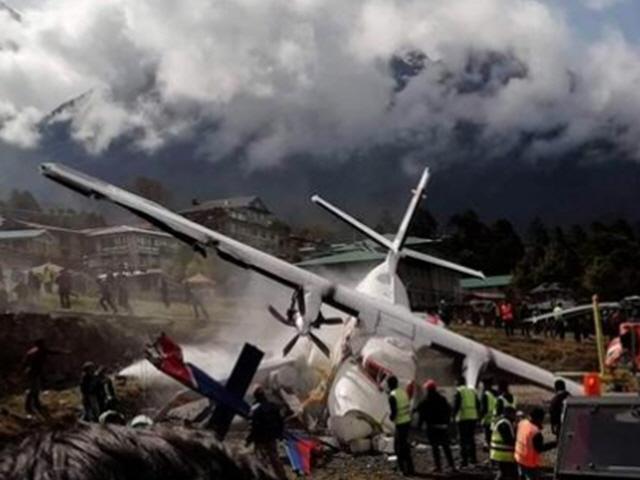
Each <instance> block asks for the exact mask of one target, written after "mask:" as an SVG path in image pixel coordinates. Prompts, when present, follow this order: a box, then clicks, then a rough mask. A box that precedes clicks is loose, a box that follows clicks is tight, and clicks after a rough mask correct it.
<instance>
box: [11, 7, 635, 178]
mask: <svg viewBox="0 0 640 480" xmlns="http://www.w3.org/2000/svg"><path fill="white" fill-rule="evenodd" d="M612 3H613V2H611V1H607V2H605V1H603V0H597V1H596V0H589V1H588V2H587V5H588V6H589V8H606V7H607V6H609V4H612ZM560 8H561V7H560V6H550V4H546V3H542V2H540V1H536V0H474V1H473V2H469V1H467V0H448V1H446V2H443V1H440V0H358V1H355V0H354V1H345V0H226V1H220V2H211V1H209V0H185V1H181V2H174V1H170V0H136V1H135V2H133V1H125V0H106V1H100V2H87V1H85V0H42V1H39V2H37V1H36V2H27V4H26V6H25V7H24V9H23V11H22V12H21V14H20V15H19V16H16V15H15V14H12V13H11V12H10V11H9V10H3V9H0V78H2V79H3V80H2V82H0V140H1V141H4V142H8V143H13V144H15V145H19V146H22V147H29V146H35V145H37V142H38V140H39V134H38V130H37V125H38V122H39V121H40V120H42V119H44V118H45V116H46V115H47V114H48V113H49V112H50V111H51V109H53V108H55V107H56V106H57V105H59V104H60V103H61V102H63V101H65V100H68V99H71V98H74V97H76V96H77V95H79V94H81V93H83V92H85V91H87V90H91V91H92V93H91V94H90V95H88V96H86V97H85V98H83V100H82V101H81V102H78V103H77V104H76V105H75V106H74V107H73V108H72V109H69V111H67V112H66V113H64V114H63V115H62V116H60V115H59V116H54V117H53V119H50V118H48V117H47V121H56V120H61V119H65V120H69V121H70V125H71V132H72V136H73V138H74V139H75V140H76V141H78V142H80V143H81V144H83V145H84V146H85V147H86V149H87V150H88V151H89V152H91V153H95V154H97V153H100V152H102V151H104V150H105V149H107V148H108V147H109V146H110V145H111V143H112V142H113V141H114V140H116V139H118V138H121V137H122V136H127V138H130V139H133V141H134V142H135V145H137V147H138V148H141V149H143V150H145V151H149V152H153V151H154V150H156V149H158V148H162V146H163V145H165V144H166V143H168V142H171V141H174V140H176V139H180V138H183V137H185V136H188V135H194V131H195V128H196V127H198V136H197V140H198V141H199V142H200V144H201V149H200V151H201V152H202V154H203V155H206V156H207V157H209V158H211V159H212V160H215V159H218V158H222V157H224V156H225V155H228V154H231V153H235V152H238V151H242V152H243V154H244V155H245V157H246V158H247V160H248V162H249V165H250V166H253V167H264V166H270V165H273V164H276V163H278V162H281V161H282V159H283V158H285V157H288V156H292V155H296V154H308V153H312V154H314V155H319V156H321V157H323V158H330V157H335V158H336V159H338V160H339V159H342V158H347V157H348V156H349V155H352V154H354V153H358V152H359V151H362V150H366V149H370V148H372V147H374V146H375V145H378V144H389V143H393V144H402V145H406V146H407V147H409V148H410V149H413V150H418V151H421V150H422V149H427V150H428V151H429V152H430V153H434V152H435V153H438V152H439V151H440V150H443V149H446V148H449V147H450V146H451V145H452V144H454V145H455V143H456V135H457V132H458V131H459V128H460V125H461V124H468V125H475V126H479V129H478V139H479V141H480V142H481V143H482V145H484V146H486V147H488V148H490V149H491V150H492V151H493V152H494V153H496V152H497V153H500V152H508V151H509V149H510V148H511V147H513V146H514V145H515V144H517V143H518V142H519V141H520V140H521V138H522V137H523V136H526V135H531V134H534V136H535V134H539V133H542V134H543V135H538V136H536V138H537V140H535V141H534V142H533V148H532V149H531V152H532V153H533V154H534V155H544V154H546V153H548V152H561V151H563V150H564V149H569V148H572V147H575V146H577V145H581V144H583V143H584V142H587V141H589V140H591V139H594V138H596V139H597V138H602V137H605V138H607V139H610V140H612V141H613V142H614V143H616V144H617V145H618V146H619V148H620V149H621V150H623V151H624V152H625V153H627V154H629V155H631V156H633V157H635V158H638V155H639V153H640V143H639V139H640V135H639V134H640V124H639V121H638V118H640V117H639V116H638V115H637V113H638V111H639V108H638V107H639V106H640V92H639V91H638V89H637V84H638V80H639V79H640V51H639V50H638V48H637V46H636V45H633V44H630V43H629V42H628V41H627V40H626V39H625V38H624V37H623V36H622V34H621V33H620V32H617V31H609V32H608V33H605V34H603V36H602V37H601V38H599V39H598V40H596V41H594V42H592V43H590V44H584V43H582V40H579V36H578V35H576V32H575V31H573V30H572V28H571V26H570V25H569V24H568V23H567V20H566V17H565V14H564V12H563V11H561V10H560ZM411 52H422V53H423V54H425V55H426V59H425V60H424V62H425V64H426V67H425V68H424V69H423V70H421V71H420V72H419V73H417V75H416V76H415V77H414V78H412V79H410V81H409V83H408V84H407V86H406V88H404V89H402V90H400V91H396V89H395V87H396V80H395V79H394V76H393V75H392V73H391V70H390V68H389V62H390V60H391V59H392V58H393V57H394V56H396V57H398V56H399V57H403V56H404V57H407V56H408V55H409V54H410V53H411ZM470 59H476V61H477V62H479V64H481V66H479V67H478V68H473V66H472V65H471V63H470ZM470 65H471V67H470ZM461 84H466V85H476V88H471V89H469V88H466V89H465V88H464V86H461ZM548 131H555V132H556V133H555V134H554V135H544V133H545V132H548ZM538 137H539V138H538Z"/></svg>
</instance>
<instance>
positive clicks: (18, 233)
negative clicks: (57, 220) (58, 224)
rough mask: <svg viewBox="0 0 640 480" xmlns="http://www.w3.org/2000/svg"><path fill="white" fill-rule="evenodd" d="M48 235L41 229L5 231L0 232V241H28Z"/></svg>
mask: <svg viewBox="0 0 640 480" xmlns="http://www.w3.org/2000/svg"><path fill="white" fill-rule="evenodd" d="M46 234H47V231H46V230H41V229H28V230H4V231H0V241H3V240H4V241H8V240H27V239H30V238H37V237H40V236H42V235H46Z"/></svg>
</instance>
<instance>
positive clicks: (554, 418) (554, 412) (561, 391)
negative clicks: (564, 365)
mask: <svg viewBox="0 0 640 480" xmlns="http://www.w3.org/2000/svg"><path fill="white" fill-rule="evenodd" d="M554 388H555V391H556V393H555V395H554V396H553V398H552V399H551V404H550V405H549V420H550V421H551V432H552V433H553V434H554V435H555V436H556V437H557V436H558V435H560V426H561V425H562V412H563V410H564V403H565V401H566V400H567V398H568V397H569V396H570V395H571V394H570V393H569V392H567V385H566V384H565V383H564V380H556V382H555V385H554Z"/></svg>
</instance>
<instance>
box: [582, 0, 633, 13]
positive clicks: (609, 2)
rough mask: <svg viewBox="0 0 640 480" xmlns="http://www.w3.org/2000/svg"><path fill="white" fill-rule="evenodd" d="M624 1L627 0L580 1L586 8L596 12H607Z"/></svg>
mask: <svg viewBox="0 0 640 480" xmlns="http://www.w3.org/2000/svg"><path fill="white" fill-rule="evenodd" d="M626 1H627V0H582V2H583V3H584V4H585V6H586V7H587V8H589V9H591V10H596V11H602V10H607V9H609V8H611V7H615V6H616V5H619V4H621V3H625V2H626Z"/></svg>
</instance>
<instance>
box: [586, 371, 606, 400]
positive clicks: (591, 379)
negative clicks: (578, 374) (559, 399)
mask: <svg viewBox="0 0 640 480" xmlns="http://www.w3.org/2000/svg"><path fill="white" fill-rule="evenodd" d="M582 386H583V388H584V394H585V395H586V396H587V397H599V396H600V394H601V393H602V382H601V381H600V374H598V373H595V372H594V373H587V374H586V375H585V376H584V379H583V380H582Z"/></svg>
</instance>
